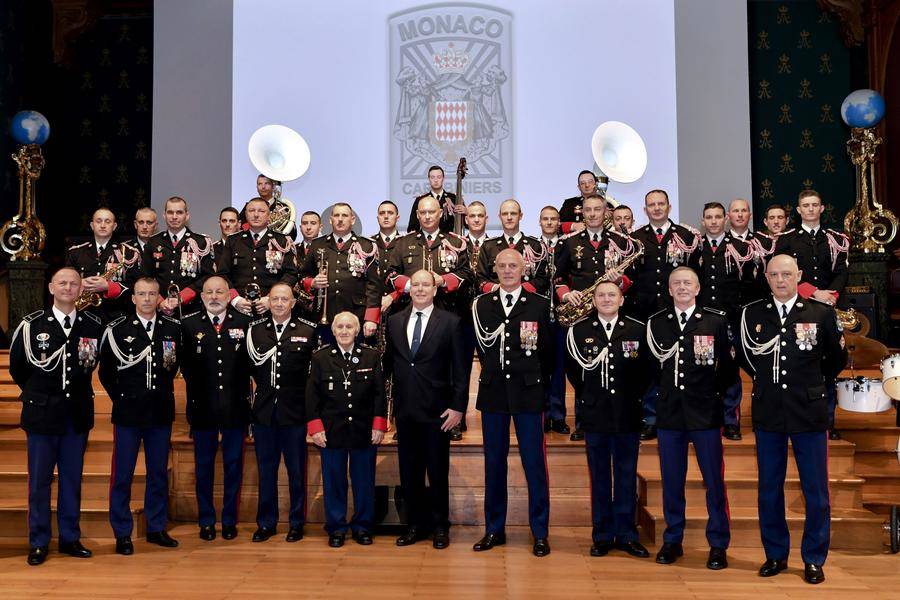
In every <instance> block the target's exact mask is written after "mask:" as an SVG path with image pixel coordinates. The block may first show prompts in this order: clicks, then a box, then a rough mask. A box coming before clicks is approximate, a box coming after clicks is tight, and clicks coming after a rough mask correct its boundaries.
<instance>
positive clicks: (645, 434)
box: [641, 425, 656, 442]
mask: <svg viewBox="0 0 900 600" xmlns="http://www.w3.org/2000/svg"><path fill="white" fill-rule="evenodd" d="M641 439H642V440H644V441H645V442H646V441H647V440H655V439H656V425H644V427H643V429H641Z"/></svg>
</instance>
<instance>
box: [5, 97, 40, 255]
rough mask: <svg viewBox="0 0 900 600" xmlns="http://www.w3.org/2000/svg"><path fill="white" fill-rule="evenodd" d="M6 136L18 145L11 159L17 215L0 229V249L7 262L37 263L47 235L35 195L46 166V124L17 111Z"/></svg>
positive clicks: (34, 115) (36, 114)
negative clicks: (16, 183)
mask: <svg viewBox="0 0 900 600" xmlns="http://www.w3.org/2000/svg"><path fill="white" fill-rule="evenodd" d="M10 133H11V134H12V136H13V138H14V139H15V140H16V141H17V142H19V143H20V144H22V145H21V146H20V147H19V149H18V150H17V151H16V152H15V153H14V154H13V155H12V159H13V160H14V161H15V163H16V165H17V166H18V173H19V212H18V213H16V214H15V215H14V216H13V217H12V218H11V219H10V220H9V221H7V222H6V223H5V224H4V225H3V229H0V248H2V249H3V251H4V252H6V253H7V254H9V255H10V260H11V261H16V260H19V261H22V262H27V261H30V260H39V259H40V255H41V252H42V251H43V250H44V244H45V243H46V241H47V232H46V230H45V229H44V225H43V223H41V222H40V220H39V219H38V217H37V200H36V191H37V180H38V178H39V177H40V176H41V171H42V170H43V168H44V166H45V164H46V163H45V162H44V155H43V154H42V153H41V144H43V143H44V142H46V141H47V138H48V137H49V136H50V124H49V123H48V122H47V119H46V117H44V115H42V114H41V113H39V112H35V111H21V112H19V113H17V114H16V115H15V116H14V117H13V118H12V122H11V124H10Z"/></svg>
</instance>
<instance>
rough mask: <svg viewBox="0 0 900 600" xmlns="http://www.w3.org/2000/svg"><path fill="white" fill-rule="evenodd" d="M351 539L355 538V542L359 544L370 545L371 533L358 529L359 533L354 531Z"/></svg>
mask: <svg viewBox="0 0 900 600" xmlns="http://www.w3.org/2000/svg"><path fill="white" fill-rule="evenodd" d="M353 539H354V540H356V543H357V544H359V545H360V546H371V545H372V534H371V533H369V532H368V531H360V532H359V533H354V534H353Z"/></svg>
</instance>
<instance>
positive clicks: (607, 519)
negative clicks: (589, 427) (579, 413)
mask: <svg viewBox="0 0 900 600" xmlns="http://www.w3.org/2000/svg"><path fill="white" fill-rule="evenodd" d="M584 445H585V450H586V451H587V461H588V469H589V470H590V474H591V522H592V524H593V526H594V529H593V532H592V536H591V537H592V538H593V540H594V541H595V542H613V541H615V542H623V543H624V542H636V541H638V530H637V525H636V524H635V513H636V512H637V461H638V449H639V448H640V445H641V440H640V434H638V433H637V432H634V433H630V432H628V433H590V432H585V434H584Z"/></svg>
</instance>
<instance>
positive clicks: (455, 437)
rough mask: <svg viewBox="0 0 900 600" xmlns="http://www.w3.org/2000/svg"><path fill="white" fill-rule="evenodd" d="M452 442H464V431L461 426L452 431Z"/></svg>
mask: <svg viewBox="0 0 900 600" xmlns="http://www.w3.org/2000/svg"><path fill="white" fill-rule="evenodd" d="M450 441H451V442H459V441H462V429H460V427H459V425H457V426H456V427H454V428H453V429H451V430H450Z"/></svg>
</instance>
